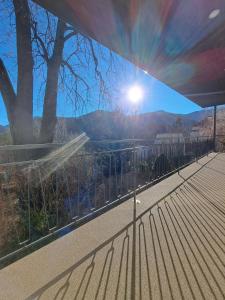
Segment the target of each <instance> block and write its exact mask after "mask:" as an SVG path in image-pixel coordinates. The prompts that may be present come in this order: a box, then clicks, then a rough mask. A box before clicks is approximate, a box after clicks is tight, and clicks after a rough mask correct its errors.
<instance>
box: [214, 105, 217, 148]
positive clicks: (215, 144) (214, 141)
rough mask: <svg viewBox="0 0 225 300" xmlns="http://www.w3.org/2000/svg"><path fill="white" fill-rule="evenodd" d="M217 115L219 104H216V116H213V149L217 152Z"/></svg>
mask: <svg viewBox="0 0 225 300" xmlns="http://www.w3.org/2000/svg"><path fill="white" fill-rule="evenodd" d="M216 116H217V106H216V105H215V106H214V117H213V148H214V149H213V150H214V151H215V152H216Z"/></svg>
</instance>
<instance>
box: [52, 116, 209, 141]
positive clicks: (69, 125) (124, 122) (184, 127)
mask: <svg viewBox="0 0 225 300" xmlns="http://www.w3.org/2000/svg"><path fill="white" fill-rule="evenodd" d="M211 114H212V111H211V110H202V111H196V112H193V113H190V114H173V113H168V112H165V111H157V112H149V113H144V114H140V115H137V116H130V115H124V114H123V113H121V112H118V111H117V112H109V111H103V110H97V111H95V112H91V113H88V114H86V115H83V116H81V117H78V118H59V119H58V125H57V130H56V140H58V141H59V140H60V141H62V140H67V138H65V135H67V136H69V137H71V136H75V135H78V134H80V133H81V132H85V133H86V134H87V135H88V136H89V137H90V139H92V140H102V139H124V138H132V137H135V138H142V139H148V138H153V137H154V136H155V135H156V134H157V133H164V132H176V131H182V132H183V133H184V134H186V133H188V132H190V130H191V128H192V127H193V126H194V125H196V124H197V123H199V122H201V121H202V120H204V119H205V118H207V117H208V116H209V115H211Z"/></svg>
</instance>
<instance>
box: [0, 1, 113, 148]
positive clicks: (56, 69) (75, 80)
mask: <svg viewBox="0 0 225 300" xmlns="http://www.w3.org/2000/svg"><path fill="white" fill-rule="evenodd" d="M4 1H7V2H11V4H12V13H13V15H14V20H15V29H16V30H15V33H16V49H17V86H16V87H15V84H13V83H12V81H11V79H10V75H9V72H8V71H9V70H7V66H6V65H5V63H4V61H3V59H1V58H0V92H1V94H2V98H3V101H4V104H5V107H6V111H7V115H8V120H9V124H10V131H11V135H12V140H13V143H14V144H26V143H34V142H41V143H47V142H52V141H53V138H54V132H55V127H56V122H57V115H56V110H57V98H58V96H59V93H62V95H63V97H64V98H66V99H67V100H70V101H72V102H73V104H74V106H75V108H76V107H77V106H78V105H84V106H85V105H86V104H87V102H88V100H89V99H90V97H89V96H90V91H91V88H92V85H95V87H96V82H97V85H98V90H99V95H100V97H99V99H103V98H104V99H107V94H108V88H107V84H106V81H105V79H104V78H105V77H106V76H107V74H108V72H109V71H110V70H111V71H112V69H113V67H112V66H113V55H112V54H111V53H110V52H109V51H108V52H107V53H106V50H105V49H104V50H99V49H98V51H96V47H97V46H96V45H95V44H94V43H93V41H92V40H91V39H89V38H86V37H83V36H81V35H80V34H79V33H78V32H76V30H75V29H74V28H73V27H71V26H69V25H68V24H66V23H65V22H63V21H62V20H59V19H57V18H56V17H53V16H52V15H50V14H49V13H48V12H47V11H44V10H43V9H41V8H39V7H38V6H37V5H36V4H34V3H31V2H29V0H4ZM99 55H101V56H102V57H103V60H104V59H105V60H107V64H105V65H107V68H106V67H103V68H102V66H101V64H100V62H99ZM88 68H89V69H88ZM88 72H93V74H94V75H93V77H94V80H95V83H94V84H93V80H92V81H91V82H90V81H88V79H87V77H88V76H86V74H87V73H88ZM34 74H35V76H34ZM36 76H39V77H38V78H39V80H38V83H39V86H40V93H39V94H38V95H39V97H42V99H43V101H42V102H43V116H42V119H41V126H40V134H39V137H38V139H35V136H34V132H33V102H34V85H35V78H36ZM34 77H35V78H34ZM103 95H104V97H102V96H103ZM101 97H102V98H101Z"/></svg>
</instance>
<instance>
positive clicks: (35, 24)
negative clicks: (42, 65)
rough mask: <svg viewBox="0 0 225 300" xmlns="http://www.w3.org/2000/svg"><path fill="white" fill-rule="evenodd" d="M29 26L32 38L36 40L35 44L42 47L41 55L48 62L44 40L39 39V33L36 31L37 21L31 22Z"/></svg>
mask: <svg viewBox="0 0 225 300" xmlns="http://www.w3.org/2000/svg"><path fill="white" fill-rule="evenodd" d="M31 28H32V31H33V35H34V39H35V40H36V41H37V44H38V45H40V46H41V49H42V53H41V56H42V57H43V58H44V59H45V61H46V62H48V61H49V57H48V51H47V48H46V47H45V43H44V41H43V40H42V39H41V37H40V35H39V34H38V32H37V23H36V22H32V23H31Z"/></svg>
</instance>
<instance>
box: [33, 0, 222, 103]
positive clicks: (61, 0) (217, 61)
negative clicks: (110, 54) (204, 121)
mask: <svg viewBox="0 0 225 300" xmlns="http://www.w3.org/2000/svg"><path fill="white" fill-rule="evenodd" d="M35 1H36V2H38V3H39V4H40V5H42V6H43V7H45V8H47V9H49V10H50V11H51V12H53V13H54V14H56V15H57V16H60V17H61V18H63V19H64V20H65V21H66V22H68V23H71V24H73V25H74V26H75V27H76V28H77V29H78V30H79V31H80V32H81V33H83V34H85V35H88V36H90V37H91V38H94V39H95V40H97V41H98V42H100V43H101V44H103V45H105V46H106V47H108V48H110V49H112V50H114V51H115V52H117V53H118V54H120V55H121V56H123V57H125V58H127V59H128V60H130V61H131V62H133V63H135V64H136V65H137V66H138V67H140V68H142V69H143V70H145V71H148V73H149V74H151V75H152V76H154V77H156V78H158V79H159V80H161V81H162V82H164V83H166V84H167V85H169V86H170V87H172V88H174V89H175V90H177V91H178V92H179V93H181V94H183V95H185V96H187V97H188V98H189V99H190V100H192V101H194V102H195V103H197V104H199V105H201V106H202V107H207V106H212V105H219V104H225V1H224V0H57V1H55V0H35Z"/></svg>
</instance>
